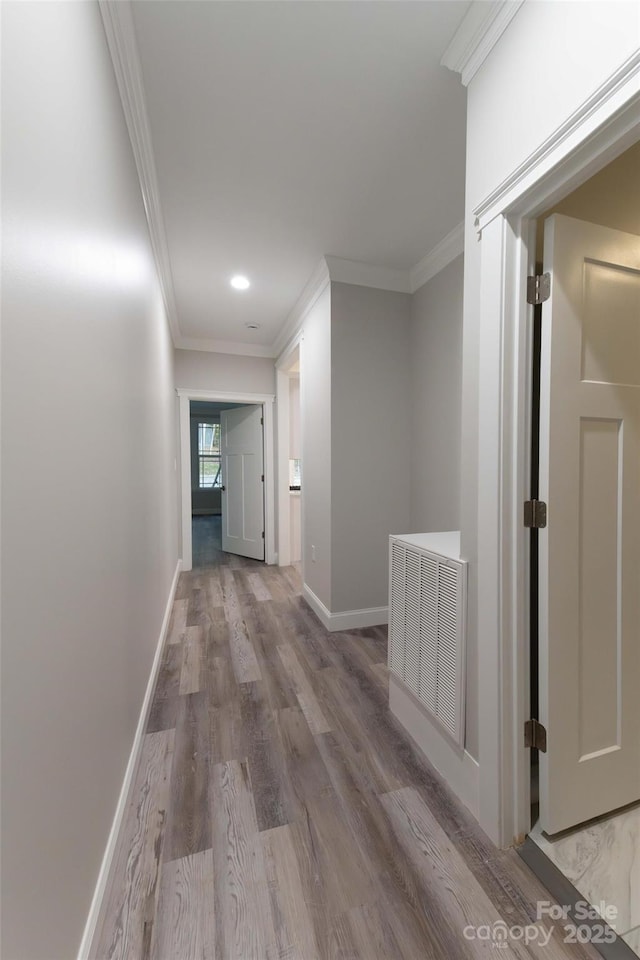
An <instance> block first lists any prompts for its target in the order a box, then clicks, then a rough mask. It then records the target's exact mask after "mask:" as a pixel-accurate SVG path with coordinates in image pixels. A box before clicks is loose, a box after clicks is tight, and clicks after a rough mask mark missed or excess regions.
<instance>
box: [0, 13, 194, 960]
mask: <svg viewBox="0 0 640 960" xmlns="http://www.w3.org/2000/svg"><path fill="white" fill-rule="evenodd" d="M2 17H3V24H2V83H3V104H2V106H3V118H2V119H3V171H2V173H3V185H2V186H3V198H2V199H3V233H4V235H3V290H2V467H3V486H2V520H3V523H2V604H3V607H2V734H3V746H2V896H3V916H2V955H3V956H4V957H6V958H7V960H18V958H19V960H27V958H29V960H70V958H72V957H74V956H75V955H76V953H77V950H78V947H79V944H80V939H81V935H82V931H83V927H84V923H85V921H86V918H87V914H88V911H89V905H90V901H91V897H92V894H93V890H94V887H95V884H96V880H97V876H98V870H99V867H100V863H101V859H102V855H103V853H104V850H105V846H106V842H107V837H108V834H109V829H110V826H111V821H112V818H113V815H114V812H115V808H116V803H117V800H118V794H119V791H120V787H121V785H122V781H123V776H124V773H125V768H126V764H127V760H128V757H129V752H130V750H131V746H132V742H133V737H134V732H135V729H136V723H137V720H138V716H139V712H140V708H141V705H142V701H143V696H144V692H145V687H146V684H147V680H148V677H149V672H150V668H151V664H152V660H153V655H154V652H155V649H156V645H157V642H158V638H159V632H160V628H161V623H162V619H163V614H164V609H165V605H166V602H167V598H168V593H169V589H170V585H171V581H172V577H173V574H174V571H175V566H176V561H177V540H176V490H175V472H174V466H175V464H174V458H175V406H174V395H173V348H172V346H171V343H170V339H169V334H168V329H167V324H166V321H165V316H164V311H163V306H162V301H161V297H160V291H159V287H158V283H157V280H156V275H155V271H154V267H153V263H152V258H151V253H150V247H149V238H148V231H147V226H146V222H145V216H144V210H143V204H142V199H141V195H140V188H139V184H138V180H137V176H136V171H135V167H134V163H133V159H132V154H131V147H130V144H129V140H128V136H127V131H126V127H125V123H124V118H123V114H122V108H121V104H120V100H119V97H118V92H117V88H116V83H115V79H114V75H113V70H112V66H111V62H110V60H109V56H108V53H107V47H106V43H105V39H104V34H103V28H102V23H101V19H100V14H99V11H98V7H97V5H96V4H93V3H91V4H90V3H49V4H31V3H26V4H22V3H16V4H4V5H3V10H2Z"/></svg>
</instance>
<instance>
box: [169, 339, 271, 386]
mask: <svg viewBox="0 0 640 960" xmlns="http://www.w3.org/2000/svg"><path fill="white" fill-rule="evenodd" d="M175 376H176V387H184V388H187V389H189V388H192V389H196V390H222V391H223V392H225V393H246V392H248V393H274V394H275V392H276V373H275V365H274V361H273V360H270V359H269V358H265V357H240V356H235V355H233V354H230V353H209V352H208V351H205V350H176V352H175Z"/></svg>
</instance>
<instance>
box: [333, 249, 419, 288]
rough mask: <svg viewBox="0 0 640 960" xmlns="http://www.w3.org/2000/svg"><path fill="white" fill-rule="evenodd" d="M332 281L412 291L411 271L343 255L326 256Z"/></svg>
mask: <svg viewBox="0 0 640 960" xmlns="http://www.w3.org/2000/svg"><path fill="white" fill-rule="evenodd" d="M325 260H326V262H327V266H328V268H329V276H330V277H331V282H332V283H352V284H354V285H355V286H357V287H374V288H375V289H376V290H392V291H394V292H395V293H411V289H410V285H409V271H408V270H397V269H394V268H392V267H383V266H378V265H376V264H373V263H360V262H359V261H357V260H343V259H342V258H341V257H325Z"/></svg>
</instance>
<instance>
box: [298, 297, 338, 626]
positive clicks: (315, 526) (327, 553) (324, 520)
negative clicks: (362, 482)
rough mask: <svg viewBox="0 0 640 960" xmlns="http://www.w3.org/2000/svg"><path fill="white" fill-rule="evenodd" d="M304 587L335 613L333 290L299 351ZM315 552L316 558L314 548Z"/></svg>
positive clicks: (309, 319) (308, 321)
mask: <svg viewBox="0 0 640 960" xmlns="http://www.w3.org/2000/svg"><path fill="white" fill-rule="evenodd" d="M300 371H301V372H300V415H301V422H302V470H303V473H302V484H303V487H304V494H303V511H304V514H303V531H302V536H303V543H302V555H303V564H304V577H305V583H306V585H307V586H308V587H309V589H310V590H311V591H312V592H313V593H314V594H315V595H316V597H318V599H319V600H320V601H321V602H322V603H323V604H324V605H325V606H326V607H327V608H328V609H329V610H331V609H332V608H331V493H332V491H331V456H332V454H331V407H332V402H333V400H332V395H331V288H330V286H329V285H327V287H326V288H325V290H324V291H323V293H322V294H321V295H320V297H319V298H318V300H317V301H316V302H315V304H314V305H313V307H312V308H311V310H310V311H309V313H308V314H307V316H306V318H305V321H304V325H303V340H302V343H301V347H300ZM312 546H315V548H316V559H315V561H314V560H312V551H311V547H312Z"/></svg>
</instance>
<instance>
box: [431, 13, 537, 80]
mask: <svg viewBox="0 0 640 960" xmlns="http://www.w3.org/2000/svg"><path fill="white" fill-rule="evenodd" d="M523 2H524V0H497V2H496V0H494V2H491V3H489V2H487V0H475V2H474V3H472V4H471V6H470V7H469V10H468V11H467V13H466V14H465V17H464V19H463V20H462V23H461V24H460V26H459V27H458V29H457V30H456V32H455V33H454V35H453V39H452V40H451V43H450V44H449V46H448V47H447V49H446V50H445V52H444V55H443V57H442V59H441V60H440V63H441V64H442V66H443V67H448V68H449V70H453V72H454V73H459V74H460V75H461V80H462V83H463V85H464V86H465V87H466V86H468V84H469V82H470V81H471V80H472V79H473V77H475V75H476V73H477V72H478V70H479V69H480V67H481V66H482V64H483V63H484V61H485V60H486V59H487V57H488V56H489V54H490V53H491V51H492V50H493V48H494V47H495V45H496V43H497V42H498V40H499V39H500V37H501V36H502V34H503V33H504V31H505V30H506V29H507V27H508V26H509V24H510V23H511V21H512V20H513V18H514V17H515V15H516V13H517V12H518V10H519V9H520V7H521V6H522V4H523Z"/></svg>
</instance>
